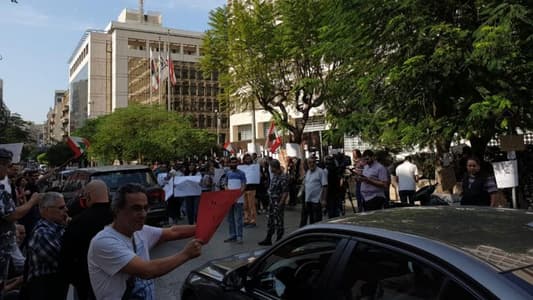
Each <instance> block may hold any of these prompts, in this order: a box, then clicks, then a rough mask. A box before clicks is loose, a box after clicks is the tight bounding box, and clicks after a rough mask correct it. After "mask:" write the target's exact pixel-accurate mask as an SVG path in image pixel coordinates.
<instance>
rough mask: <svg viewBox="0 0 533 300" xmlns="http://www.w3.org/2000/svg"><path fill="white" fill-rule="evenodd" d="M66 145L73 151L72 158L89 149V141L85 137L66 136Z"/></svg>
mask: <svg viewBox="0 0 533 300" xmlns="http://www.w3.org/2000/svg"><path fill="white" fill-rule="evenodd" d="M67 145H68V147H69V148H70V150H72V152H74V158H78V157H80V156H81V155H82V154H83V153H85V152H86V151H87V149H89V146H90V144H89V141H88V140H87V139H85V138H81V137H77V136H68V137H67Z"/></svg>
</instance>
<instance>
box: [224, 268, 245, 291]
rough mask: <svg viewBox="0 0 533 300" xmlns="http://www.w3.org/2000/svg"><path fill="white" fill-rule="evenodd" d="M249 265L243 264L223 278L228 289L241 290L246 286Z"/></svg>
mask: <svg viewBox="0 0 533 300" xmlns="http://www.w3.org/2000/svg"><path fill="white" fill-rule="evenodd" d="M248 268H249V267H248V265H242V266H240V267H238V268H236V269H234V270H231V271H229V272H228V273H226V275H225V276H224V279H222V284H223V286H224V288H225V289H226V290H232V291H236V290H240V289H242V288H243V287H244V284H245V282H246V276H247V274H248Z"/></svg>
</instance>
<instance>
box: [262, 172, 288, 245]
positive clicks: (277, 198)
mask: <svg viewBox="0 0 533 300" xmlns="http://www.w3.org/2000/svg"><path fill="white" fill-rule="evenodd" d="M288 192H289V179H288V178H287V176H286V175H285V174H281V175H274V174H272V178H271V180H270V187H269V188H268V195H269V197H270V203H269V205H268V223H267V226H268V233H267V236H268V237H271V236H272V235H274V232H276V234H277V239H278V240H279V239H280V238H281V237H282V236H283V233H284V232H285V229H284V216H283V210H284V208H285V203H281V200H282V199H281V197H282V195H283V194H284V193H288Z"/></svg>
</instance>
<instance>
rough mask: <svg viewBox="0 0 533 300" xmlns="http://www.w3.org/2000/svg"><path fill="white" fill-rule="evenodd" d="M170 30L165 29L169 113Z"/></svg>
mask: <svg viewBox="0 0 533 300" xmlns="http://www.w3.org/2000/svg"><path fill="white" fill-rule="evenodd" d="M170 60H171V57H170V29H167V65H168V76H167V109H168V111H170V74H171V73H170V66H171V64H170Z"/></svg>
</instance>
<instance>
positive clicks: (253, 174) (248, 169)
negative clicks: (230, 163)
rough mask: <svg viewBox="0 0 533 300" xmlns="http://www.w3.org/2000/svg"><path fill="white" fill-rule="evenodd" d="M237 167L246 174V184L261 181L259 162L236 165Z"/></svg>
mask: <svg viewBox="0 0 533 300" xmlns="http://www.w3.org/2000/svg"><path fill="white" fill-rule="evenodd" d="M237 169H239V170H241V171H243V172H244V175H246V184H259V183H260V182H261V178H260V168H259V164H251V165H238V166H237Z"/></svg>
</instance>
